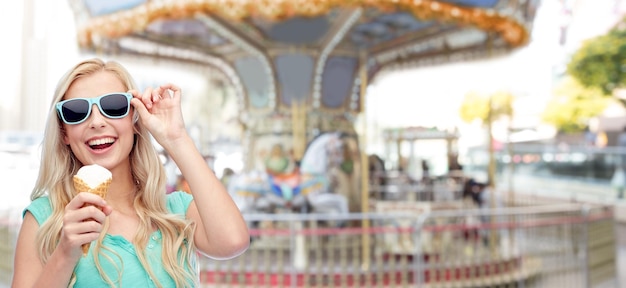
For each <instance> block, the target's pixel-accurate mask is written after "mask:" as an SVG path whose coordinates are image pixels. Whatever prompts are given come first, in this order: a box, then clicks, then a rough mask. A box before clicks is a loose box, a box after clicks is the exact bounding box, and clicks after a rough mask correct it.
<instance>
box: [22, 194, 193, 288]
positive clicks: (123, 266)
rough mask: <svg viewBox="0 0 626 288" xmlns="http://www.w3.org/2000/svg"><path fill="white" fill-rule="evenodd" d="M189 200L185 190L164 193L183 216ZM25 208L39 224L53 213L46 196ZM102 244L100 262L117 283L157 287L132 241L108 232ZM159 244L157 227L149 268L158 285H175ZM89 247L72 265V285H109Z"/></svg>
mask: <svg viewBox="0 0 626 288" xmlns="http://www.w3.org/2000/svg"><path fill="white" fill-rule="evenodd" d="M192 200H193V196H191V195H190V194H187V193H185V192H173V193H170V194H168V195H167V209H168V211H169V212H170V213H173V214H178V215H181V217H185V215H186V214H187V208H189V204H190V203H191V201H192ZM26 211H28V212H30V213H31V214H32V215H33V216H34V217H35V219H36V220H37V222H38V223H39V226H41V225H42V224H43V223H44V222H45V221H46V219H48V217H50V215H51V214H52V207H51V206H50V200H49V199H48V197H47V196H44V197H41V198H38V199H35V200H34V201H33V202H32V203H31V204H30V205H29V206H28V207H26V209H25V210H24V213H23V214H24V215H25V214H26ZM102 245H103V248H102V250H101V253H102V254H103V255H102V256H100V265H101V266H102V269H103V270H104V271H105V273H106V275H107V276H108V277H109V278H110V279H111V280H112V281H113V282H114V283H116V286H117V287H157V286H156V285H155V283H154V281H152V279H150V276H149V274H148V272H147V271H146V270H144V268H143V266H142V265H141V262H139V258H138V257H137V251H136V250H135V246H134V245H133V244H132V243H131V242H129V241H128V240H126V239H125V238H124V237H122V236H119V235H109V234H107V235H105V237H104V239H103V240H102ZM107 248H108V249H111V250H112V251H109V250H108V249H107ZM161 248H162V244H161V231H160V230H157V231H155V232H154V233H152V235H151V236H150V240H149V242H148V245H147V246H146V253H145V254H146V255H147V257H148V262H149V263H150V268H151V269H152V272H153V273H154V275H155V277H156V278H157V279H158V282H159V283H161V286H162V287H174V286H175V285H174V281H173V279H172V278H171V277H170V275H169V274H167V272H166V270H165V269H164V267H163V263H162V261H161ZM92 250H93V245H92V246H91V247H90V248H89V253H88V254H87V256H86V257H82V258H81V259H80V261H78V264H77V265H76V267H75V268H74V272H75V275H76V283H75V284H74V287H89V288H96V287H109V286H108V285H107V283H106V282H105V281H104V280H103V278H102V277H101V276H100V273H98V269H97V268H96V265H95V262H94V259H93V255H92V254H91V252H92ZM192 272H193V271H192ZM118 275H121V279H120V280H118Z"/></svg>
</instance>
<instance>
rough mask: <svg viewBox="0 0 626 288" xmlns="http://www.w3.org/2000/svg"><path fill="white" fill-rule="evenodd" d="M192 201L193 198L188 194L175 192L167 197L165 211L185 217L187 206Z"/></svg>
mask: <svg viewBox="0 0 626 288" xmlns="http://www.w3.org/2000/svg"><path fill="white" fill-rule="evenodd" d="M191 201H193V196H192V195H191V194H189V193H186V192H182V191H176V192H172V193H170V194H168V195H167V210H169V211H170V213H174V214H179V215H182V216H185V215H186V214H187V209H188V208H189V204H191Z"/></svg>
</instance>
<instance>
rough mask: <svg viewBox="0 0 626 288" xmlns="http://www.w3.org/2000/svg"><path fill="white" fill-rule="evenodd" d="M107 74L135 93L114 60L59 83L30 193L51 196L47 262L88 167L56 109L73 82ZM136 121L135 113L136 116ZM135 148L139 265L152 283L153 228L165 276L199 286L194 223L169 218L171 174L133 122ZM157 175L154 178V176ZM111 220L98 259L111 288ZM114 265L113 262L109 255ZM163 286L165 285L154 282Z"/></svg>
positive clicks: (43, 250)
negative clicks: (76, 178) (78, 177)
mask: <svg viewBox="0 0 626 288" xmlns="http://www.w3.org/2000/svg"><path fill="white" fill-rule="evenodd" d="M100 71H106V72H109V73H113V74H114V75H115V76H117V77H118V78H119V79H120V81H121V82H122V83H123V84H124V85H125V86H126V88H127V90H130V89H136V88H135V87H136V86H135V84H134V81H133V79H132V77H131V76H130V74H129V73H128V71H127V70H126V69H125V68H124V67H123V66H121V65H120V64H119V63H117V62H115V61H108V62H104V61H103V60H101V59H97V58H94V59H89V60H85V61H83V62H80V63H78V64H77V65H76V66H74V67H73V68H72V69H70V70H69V71H68V72H67V73H66V74H65V75H64V76H63V77H62V78H61V79H60V81H59V83H58V84H57V87H56V90H55V93H54V99H53V100H52V105H50V109H49V113H48V119H47V124H46V127H45V131H44V138H43V143H42V154H41V167H40V170H39V176H38V178H37V182H36V184H35V187H34V188H33V191H32V194H31V200H35V199H37V198H39V197H42V196H45V195H46V194H47V195H48V196H49V199H50V204H51V206H52V215H51V216H50V217H49V218H48V219H47V221H45V222H44V223H43V224H42V225H41V227H40V229H39V231H38V233H37V243H38V244H39V253H40V254H39V257H40V259H41V260H42V261H43V263H45V262H47V260H48V258H49V257H50V255H51V254H52V252H53V251H54V250H55V248H56V246H57V244H58V242H59V240H60V237H61V228H62V223H63V221H62V219H63V214H64V208H65V206H66V205H67V204H68V203H69V202H70V200H71V199H72V198H73V197H74V195H75V193H76V191H74V187H73V185H72V177H73V175H74V174H76V172H77V171H78V169H79V168H80V167H81V166H82V165H83V164H82V163H80V161H79V160H78V159H77V158H76V157H75V156H74V154H73V153H72V151H71V149H70V147H69V146H68V145H65V144H64V143H63V141H62V140H63V133H64V131H63V126H62V125H61V120H60V119H59V117H58V116H57V112H56V110H55V107H54V106H55V104H56V103H57V102H59V101H61V100H62V99H63V97H64V96H65V93H66V92H67V90H68V89H69V87H70V86H71V85H72V83H73V82H74V81H76V80H77V79H79V78H81V77H86V76H89V75H92V74H94V73H97V72H100ZM132 117H134V118H135V119H137V117H138V115H137V113H136V112H135V113H134V114H133V116H132ZM133 123H135V124H134V126H135V127H134V130H135V143H134V145H133V148H132V150H131V153H130V155H129V157H130V165H131V170H132V176H133V179H134V181H135V182H136V185H137V192H136V195H135V199H134V203H133V205H134V208H135V210H136V211H137V215H138V217H139V222H140V223H139V229H138V231H137V234H136V235H135V239H133V243H134V244H135V245H136V248H137V249H136V250H137V252H138V254H137V256H138V258H139V261H140V262H141V264H142V265H143V267H144V268H145V269H146V271H147V273H148V274H149V275H150V276H151V278H152V279H154V280H155V281H158V280H157V279H158V278H157V277H155V275H154V274H153V271H152V269H151V267H150V265H149V264H148V261H147V259H148V258H147V255H146V253H145V250H146V249H145V248H146V245H147V243H148V241H149V237H150V234H151V230H152V227H156V228H157V229H159V230H160V231H161V234H162V245H163V252H162V259H161V260H162V262H163V266H164V269H165V271H167V273H168V274H169V275H170V276H171V277H172V279H173V280H174V282H175V283H176V287H188V286H192V285H195V284H196V281H197V273H198V272H197V268H196V267H195V266H196V265H195V258H194V257H195V253H194V243H193V233H194V230H195V224H194V223H192V222H191V221H190V220H187V219H184V217H180V216H178V215H172V214H170V213H168V211H167V207H166V201H165V191H166V188H165V187H166V175H165V170H164V168H163V165H162V164H161V162H160V159H159V157H158V154H157V152H156V150H155V148H154V146H153V145H152V142H151V136H150V134H149V132H148V130H147V129H146V127H145V126H143V125H142V124H141V121H134V122H133ZM150 176H152V177H150ZM107 228H108V221H107V222H106V223H105V225H104V231H103V232H102V233H101V234H100V238H99V239H98V240H97V241H96V243H95V246H94V250H93V256H94V261H96V262H95V263H96V266H97V268H98V271H99V272H100V275H101V276H102V279H103V280H104V281H106V282H107V283H108V284H109V285H110V286H118V285H119V284H118V285H114V283H115V282H114V281H115V280H114V279H112V278H111V275H106V274H105V273H104V271H103V270H102V267H101V265H100V260H99V258H100V257H97V256H98V255H104V254H101V253H100V252H101V250H102V249H105V250H108V251H111V252H113V251H112V250H111V249H109V248H107V247H106V246H103V245H102V239H103V238H104V236H105V235H106V231H107ZM104 258H105V259H108V260H109V261H111V262H112V264H115V263H114V262H113V261H112V259H110V257H107V256H105V257H104ZM117 268H118V271H119V273H118V275H117V278H118V280H121V273H122V271H123V267H117ZM75 277H76V275H73V276H72V281H71V283H74V282H75V281H76V278H75ZM155 284H157V286H159V287H161V286H162V284H160V283H158V282H157V283H155Z"/></svg>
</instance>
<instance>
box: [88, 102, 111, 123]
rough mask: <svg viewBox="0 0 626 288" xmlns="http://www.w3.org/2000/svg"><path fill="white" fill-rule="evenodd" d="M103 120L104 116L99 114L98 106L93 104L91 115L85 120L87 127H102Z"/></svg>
mask: <svg viewBox="0 0 626 288" xmlns="http://www.w3.org/2000/svg"><path fill="white" fill-rule="evenodd" d="M104 118H105V116H104V115H102V113H100V109H98V106H97V105H96V104H93V105H92V106H91V115H89V119H87V121H89V126H90V127H98V126H102V125H104V124H105V123H106V121H105V119H104Z"/></svg>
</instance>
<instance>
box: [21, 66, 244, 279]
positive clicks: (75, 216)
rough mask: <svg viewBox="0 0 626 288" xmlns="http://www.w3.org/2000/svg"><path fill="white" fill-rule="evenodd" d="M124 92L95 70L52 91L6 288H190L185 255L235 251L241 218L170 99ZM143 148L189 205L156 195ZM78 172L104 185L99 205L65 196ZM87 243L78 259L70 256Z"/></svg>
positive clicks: (159, 92) (120, 76) (115, 73)
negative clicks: (106, 181) (166, 159)
mask: <svg viewBox="0 0 626 288" xmlns="http://www.w3.org/2000/svg"><path fill="white" fill-rule="evenodd" d="M135 89H136V88H135V85H134V83H133V80H132V78H131V76H130V75H129V74H128V72H127V71H126V69H125V68H124V67H122V66H121V65H120V64H118V63H116V62H113V61H110V62H104V61H102V60H100V59H90V60H86V61H83V62H81V63H79V64H77V65H76V66H75V67H73V68H72V69H71V70H70V71H69V72H67V73H66V74H65V75H64V76H63V77H62V79H61V80H60V82H59V84H58V86H57V89H56V92H55V95H54V99H53V101H52V102H53V103H52V105H51V107H50V112H49V116H48V120H47V125H46V130H45V135H44V140H43V149H42V158H41V170H40V172H39V177H38V179H37V183H36V185H35V188H34V189H33V193H32V195H31V199H32V200H33V201H32V203H31V204H30V205H29V206H28V207H27V208H26V209H25V210H24V215H23V217H24V219H23V223H22V227H21V229H20V233H19V238H18V243H17V247H16V253H15V266H14V275H13V285H12V286H13V287H68V286H73V287H90V288H94V287H120V286H121V287H194V286H197V285H198V284H197V281H198V275H197V274H198V267H197V259H196V255H197V253H196V251H198V252H200V253H202V254H204V255H206V256H208V257H213V258H220V259H227V258H232V257H235V256H237V255H239V254H241V253H243V252H244V251H245V250H246V249H247V247H248V245H249V235H248V230H247V227H246V223H245V222H244V220H243V217H242V216H241V213H240V212H239V210H238V208H237V206H236V205H235V204H234V202H233V201H232V199H231V198H230V196H229V195H228V193H227V192H226V189H225V188H224V186H223V185H222V184H221V182H220V180H219V179H218V178H217V177H216V176H215V175H214V173H213V171H211V170H210V168H209V167H208V166H207V164H206V161H204V159H203V157H202V155H201V154H200V153H199V152H198V150H197V149H196V147H195V146H194V142H193V141H192V139H191V138H190V137H189V135H188V134H187V132H186V129H185V124H184V122H183V117H182V112H181V107H180V103H181V91H180V89H179V88H178V87H177V86H175V85H172V84H165V85H162V86H160V87H155V88H148V89H146V90H145V91H141V92H140V91H137V90H135ZM151 137H154V139H155V140H156V141H157V142H158V143H159V144H160V145H161V146H162V147H163V148H164V149H165V150H166V152H167V153H168V154H169V155H170V157H171V159H172V160H174V161H175V163H176V164H177V166H178V167H179V169H180V171H181V172H182V174H183V176H184V177H185V179H187V181H188V183H189V187H190V190H191V193H190V194H188V193H182V192H174V193H171V194H166V179H165V172H164V168H163V165H162V164H161V162H160V161H159V157H158V154H157V152H156V150H155V149H154V147H153V146H152V142H151ZM90 164H98V165H100V166H103V167H105V168H107V169H108V170H110V171H111V173H112V174H113V181H112V183H111V186H110V188H109V192H108V194H107V196H106V199H102V198H101V197H99V196H96V195H95V194H91V193H85V191H74V188H73V185H72V177H73V175H74V174H76V172H77V171H78V169H79V168H80V167H82V166H84V165H90ZM87 204H93V205H96V206H95V207H94V206H91V205H87ZM92 241H93V243H92V245H91V246H90V247H91V248H90V250H89V252H88V254H87V255H86V256H83V253H82V250H81V245H82V244H85V243H91V242H92Z"/></svg>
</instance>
